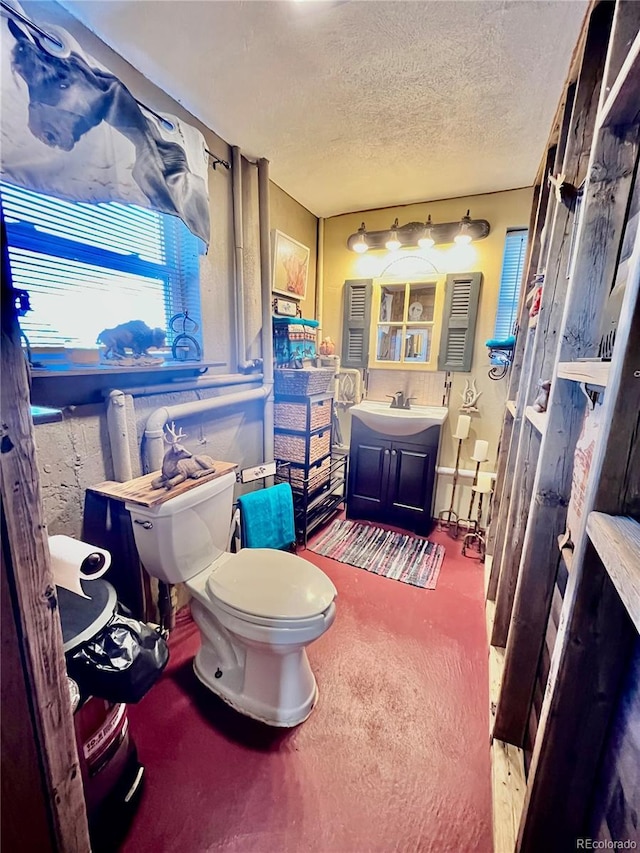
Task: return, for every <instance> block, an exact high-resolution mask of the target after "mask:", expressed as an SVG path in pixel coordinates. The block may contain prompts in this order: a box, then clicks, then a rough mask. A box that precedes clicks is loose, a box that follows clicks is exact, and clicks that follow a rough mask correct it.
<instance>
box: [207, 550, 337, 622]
mask: <svg viewBox="0 0 640 853" xmlns="http://www.w3.org/2000/svg"><path fill="white" fill-rule="evenodd" d="M225 556H227V559H224V560H223V561H221V562H220V563H219V564H218V565H216V566H214V567H213V569H212V571H211V573H210V574H209V577H208V579H207V583H206V591H207V594H208V595H209V597H210V598H211V600H212V601H213V602H214V603H215V604H216V606H217V607H219V608H220V609H221V610H224V611H225V612H227V613H229V614H230V615H233V616H236V617H237V618H238V619H242V620H243V621H246V622H253V623H255V624H259V625H265V626H273V627H281V628H287V627H292V628H293V627H296V628H302V627H306V626H307V625H308V626H311V625H313V624H315V623H316V622H318V623H319V622H321V621H322V619H323V618H324V614H325V612H326V611H327V609H328V608H329V607H330V606H331V604H332V602H333V600H334V599H335V597H336V595H337V590H336V588H335V586H334V585H333V583H332V582H331V581H330V580H329V578H328V577H327V576H326V575H325V574H324V572H323V571H321V570H320V569H319V568H317V566H314V565H313V563H309V562H308V561H307V560H303V559H302V558H301V557H297V556H295V555H294V554H289V553H287V552H285V551H277V550H275V549H270V548H244V549H243V550H242V551H239V552H238V553H237V554H230V555H225Z"/></svg>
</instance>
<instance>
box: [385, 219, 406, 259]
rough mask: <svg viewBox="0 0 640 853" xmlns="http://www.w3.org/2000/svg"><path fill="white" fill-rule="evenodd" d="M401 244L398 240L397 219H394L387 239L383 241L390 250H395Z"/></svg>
mask: <svg viewBox="0 0 640 853" xmlns="http://www.w3.org/2000/svg"><path fill="white" fill-rule="evenodd" d="M401 245H402V243H401V242H400V240H398V220H397V219H396V220H395V221H394V223H393V225H392V226H391V233H390V234H389V239H388V240H387V242H386V243H385V246H386V247H387V249H388V250H389V251H390V252H395V251H396V250H397V249H399V248H400V246H401Z"/></svg>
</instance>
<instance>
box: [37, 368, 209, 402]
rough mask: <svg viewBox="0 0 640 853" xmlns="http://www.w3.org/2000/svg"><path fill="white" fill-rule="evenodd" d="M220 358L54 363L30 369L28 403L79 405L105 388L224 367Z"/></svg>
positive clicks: (99, 398)
mask: <svg viewBox="0 0 640 853" xmlns="http://www.w3.org/2000/svg"><path fill="white" fill-rule="evenodd" d="M224 366H225V362H220V361H216V362H214V361H185V362H175V361H170V362H163V363H160V364H157V365H156V364H145V365H140V366H139V367H137V366H133V365H126V366H122V367H119V366H118V365H112V364H94V365H79V364H56V365H55V366H54V365H52V366H50V367H46V368H32V370H31V402H32V404H33V405H36V406H55V407H62V406H72V405H73V406H80V405H90V404H93V403H102V402H103V400H104V393H105V391H109V390H110V389H112V388H121V389H122V390H123V391H126V390H127V389H128V388H134V387H138V386H140V385H145V384H154V385H155V384H158V383H164V382H166V383H167V391H169V390H170V388H171V384H172V382H176V381H180V380H187V379H189V378H190V377H194V376H198V375H200V374H202V373H206V372H207V370H208V369H209V368H210V367H224Z"/></svg>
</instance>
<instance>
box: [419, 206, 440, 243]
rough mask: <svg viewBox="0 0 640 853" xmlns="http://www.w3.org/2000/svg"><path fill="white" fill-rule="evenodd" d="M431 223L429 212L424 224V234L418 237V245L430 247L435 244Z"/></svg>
mask: <svg viewBox="0 0 640 853" xmlns="http://www.w3.org/2000/svg"><path fill="white" fill-rule="evenodd" d="M431 224H432V223H431V214H429V216H428V218H427V221H426V222H425V224H424V231H423V232H422V236H421V237H419V238H418V246H420V248H421V249H430V248H431V247H432V246H433V245H435V242H436V241H435V240H434V239H433V237H432V236H431Z"/></svg>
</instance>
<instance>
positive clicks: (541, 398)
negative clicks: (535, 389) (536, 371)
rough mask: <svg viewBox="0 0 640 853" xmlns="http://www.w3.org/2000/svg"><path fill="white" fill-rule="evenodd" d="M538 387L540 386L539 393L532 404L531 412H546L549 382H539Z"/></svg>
mask: <svg viewBox="0 0 640 853" xmlns="http://www.w3.org/2000/svg"><path fill="white" fill-rule="evenodd" d="M538 385H539V386H540V393H539V394H538V396H537V397H536V399H535V401H534V403H533V411H534V412H546V411H547V405H548V403H549V392H550V391H551V380H549V379H547V380H546V381H544V382H543V381H542V380H540V381H539V382H538Z"/></svg>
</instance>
